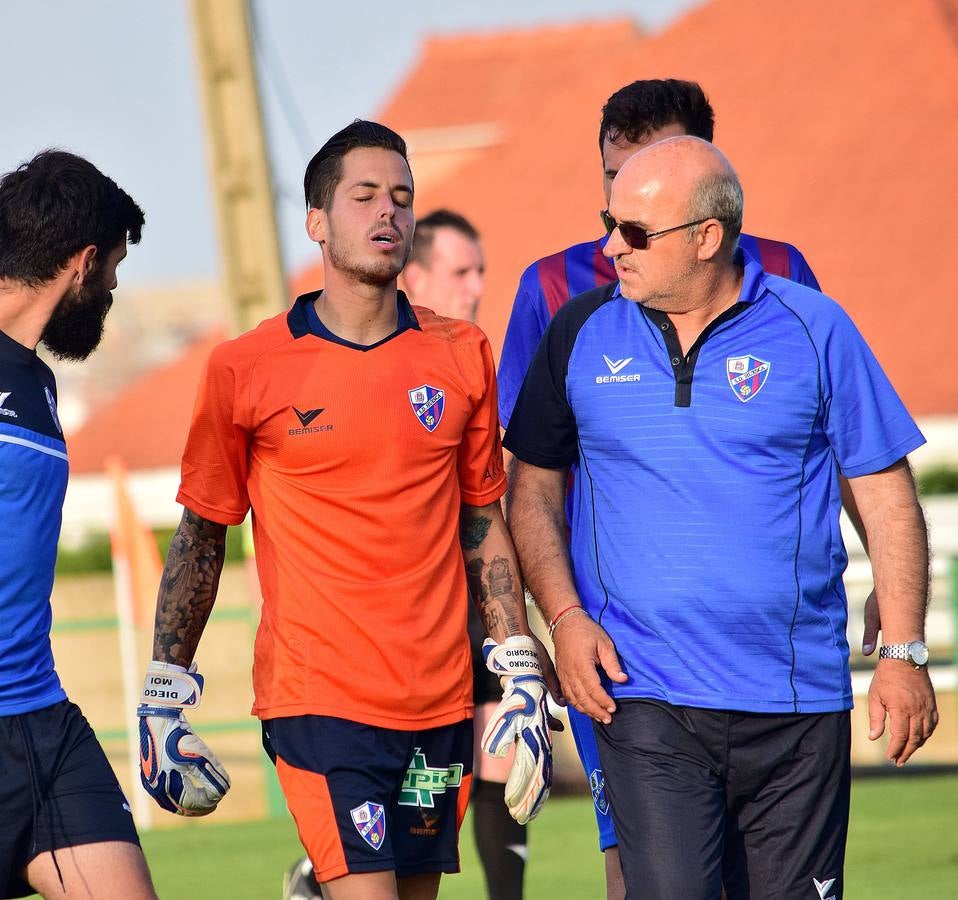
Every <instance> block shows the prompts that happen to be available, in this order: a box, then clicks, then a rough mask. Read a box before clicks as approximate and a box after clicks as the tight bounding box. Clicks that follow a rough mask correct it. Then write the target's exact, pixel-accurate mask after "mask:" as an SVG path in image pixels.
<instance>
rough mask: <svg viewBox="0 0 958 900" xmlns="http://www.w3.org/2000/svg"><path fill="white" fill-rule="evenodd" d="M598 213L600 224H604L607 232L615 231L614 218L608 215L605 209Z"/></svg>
mask: <svg viewBox="0 0 958 900" xmlns="http://www.w3.org/2000/svg"><path fill="white" fill-rule="evenodd" d="M599 215H600V216H601V217H602V224H603V225H605V230H606V232H607V233H608V234H612V232H613V231H615V219H613V218H612V216H610V215H609V211H608V210H607V209H603V210H602V211H601V212H600V213H599Z"/></svg>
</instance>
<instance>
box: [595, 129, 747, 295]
mask: <svg viewBox="0 0 958 900" xmlns="http://www.w3.org/2000/svg"><path fill="white" fill-rule="evenodd" d="M609 214H610V216H611V217H612V219H613V220H614V221H615V222H616V223H618V224H617V225H616V227H615V228H613V230H612V233H611V234H610V235H609V239H608V241H607V242H606V244H605V247H604V248H603V250H602V252H603V253H604V254H605V255H606V256H608V257H610V258H612V259H613V260H614V261H615V269H616V273H617V274H618V276H619V284H620V287H621V290H622V296H623V297H626V298H628V299H629V300H637V301H638V302H639V303H642V304H643V305H645V306H648V307H651V308H653V309H659V310H662V311H665V312H668V313H683V312H689V311H691V310H696V309H704V308H709V307H710V306H711V305H712V304H713V303H714V302H716V297H718V296H720V295H721V297H722V298H724V297H725V295H726V294H728V293H729V292H730V291H732V290H733V289H734V285H735V282H736V280H737V279H738V277H739V276H738V271H737V267H736V266H735V263H734V260H733V254H734V251H735V245H736V243H737V242H738V236H739V232H740V231H741V228H742V188H741V186H740V185H739V181H738V178H737V177H736V175H735V172H734V170H733V169H732V167H731V166H730V165H729V162H728V160H727V159H726V158H725V157H724V156H723V155H722V153H721V151H720V150H718V149H716V148H715V147H714V146H713V145H712V144H710V143H709V142H708V141H703V140H701V139H700V138H695V137H690V136H688V135H682V136H679V137H670V138H666V139H664V140H661V141H658V142H657V143H654V144H649V145H648V146H647V147H644V148H643V149H641V150H639V151H638V152H637V153H635V154H634V155H633V156H630V157H629V159H628V160H627V161H626V162H625V163H624V164H623V166H622V168H621V169H619V172H618V174H617V175H616V176H615V180H614V181H613V182H612V193H611V196H610V198H609ZM630 226H631V227H630ZM723 302H724V300H723Z"/></svg>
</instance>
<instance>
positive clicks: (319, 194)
mask: <svg viewBox="0 0 958 900" xmlns="http://www.w3.org/2000/svg"><path fill="white" fill-rule="evenodd" d="M360 147H380V148H382V149H383V150H393V151H395V152H396V153H398V154H399V155H400V156H401V157H402V158H403V159H404V160H405V161H406V165H407V166H408V165H409V157H408V155H407V152H406V142H405V141H404V140H403V139H402V138H401V137H400V136H399V135H398V134H396V132H395V131H393V130H392V129H391V128H387V127H386V126H385V125H380V124H379V123H378V122H368V121H366V120H364V119H354V120H353V121H352V122H350V123H349V125H347V126H346V127H345V128H343V129H342V130H340V131H337V132H336V134H334V135H333V136H332V137H331V138H330V139H329V140H328V141H326V143H325V144H323V146H322V147H320V148H319V150H317V151H316V155H315V156H314V157H313V158H312V159H311V160H310V161H309V165H308V166H306V175H305V176H304V177H303V192H304V193H305V195H306V208H307V209H312V208H314V207H315V208H322V209H329V205H330V204H331V203H332V202H333V193H334V192H335V190H336V185H337V184H339V180H340V178H342V177H343V157H344V156H345V155H346V154H347V153H349V151H350V150H357V149H359V148H360Z"/></svg>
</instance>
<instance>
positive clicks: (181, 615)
mask: <svg viewBox="0 0 958 900" xmlns="http://www.w3.org/2000/svg"><path fill="white" fill-rule="evenodd" d="M225 557H226V526H225V525H220V524H219V523H217V522H211V521H209V520H208V519H204V518H203V517H202V516H198V515H196V513H194V512H192V511H190V510H185V511H184V513H183V520H182V521H181V522H180V525H179V527H178V528H177V529H176V533H175V534H174V535H173V541H172V543H171V544H170V552H169V554H168V555H167V558H166V566H165V568H164V569H163V579H162V581H161V582H160V596H159V600H158V602H157V606H156V629H155V631H154V638H153V658H154V659H156V660H159V661H161V662H168V663H176V664H177V665H181V666H188V665H189V664H190V662H191V661H192V659H193V654H194V653H195V652H196V646H197V644H199V641H200V636H201V635H202V634H203V629H204V628H205V627H206V620H207V619H208V618H209V616H210V612H211V611H212V609H213V601H214V600H215V599H216V589H217V587H218V586H219V581H220V573H221V572H222V571H223V560H224V559H225Z"/></svg>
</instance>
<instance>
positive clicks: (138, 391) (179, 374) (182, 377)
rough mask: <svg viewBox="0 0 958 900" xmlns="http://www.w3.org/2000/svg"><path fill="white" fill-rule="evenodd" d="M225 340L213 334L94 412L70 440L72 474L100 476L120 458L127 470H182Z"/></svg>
mask: <svg viewBox="0 0 958 900" xmlns="http://www.w3.org/2000/svg"><path fill="white" fill-rule="evenodd" d="M225 337H226V335H225V333H224V332H221V331H214V332H212V333H210V334H209V335H207V336H206V337H205V338H203V339H202V340H199V341H195V342H194V343H192V344H190V345H189V346H188V347H187V348H186V350H185V351H184V353H183V354H182V355H181V356H179V357H177V358H176V359H175V360H173V361H172V362H170V363H168V364H167V365H165V366H160V367H158V368H156V369H154V370H153V371H151V372H149V373H148V374H147V375H144V376H143V377H142V378H140V379H138V380H137V381H135V382H134V383H133V384H132V385H131V386H130V387H129V388H128V389H127V390H125V391H123V392H122V393H120V394H118V395H117V396H116V397H115V398H114V399H113V400H112V401H110V402H109V403H106V404H104V405H103V406H101V407H100V408H99V409H97V410H95V411H94V412H93V414H92V415H91V416H90V417H89V418H88V419H87V421H86V422H85V423H84V424H83V426H82V427H81V428H79V429H78V430H77V431H75V432H73V433H72V434H69V435H67V451H68V452H69V455H70V472H71V473H72V474H76V475H82V474H87V473H101V472H103V469H104V462H105V460H106V459H107V458H108V457H110V456H117V457H119V458H120V459H121V460H122V461H123V462H124V463H125V464H126V466H127V468H128V469H165V468H169V467H170V466H174V467H179V464H180V458H181V457H182V455H183V448H184V446H185V445H186V434H187V432H188V431H189V427H190V418H191V416H192V413H193V399H194V397H195V396H196V386H197V384H199V380H200V375H201V374H202V371H203V365H204V363H205V362H206V358H207V357H208V356H209V355H210V351H211V350H212V349H213V348H214V347H215V346H216V345H217V344H218V343H220V342H221V341H222V340H224V339H225Z"/></svg>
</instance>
